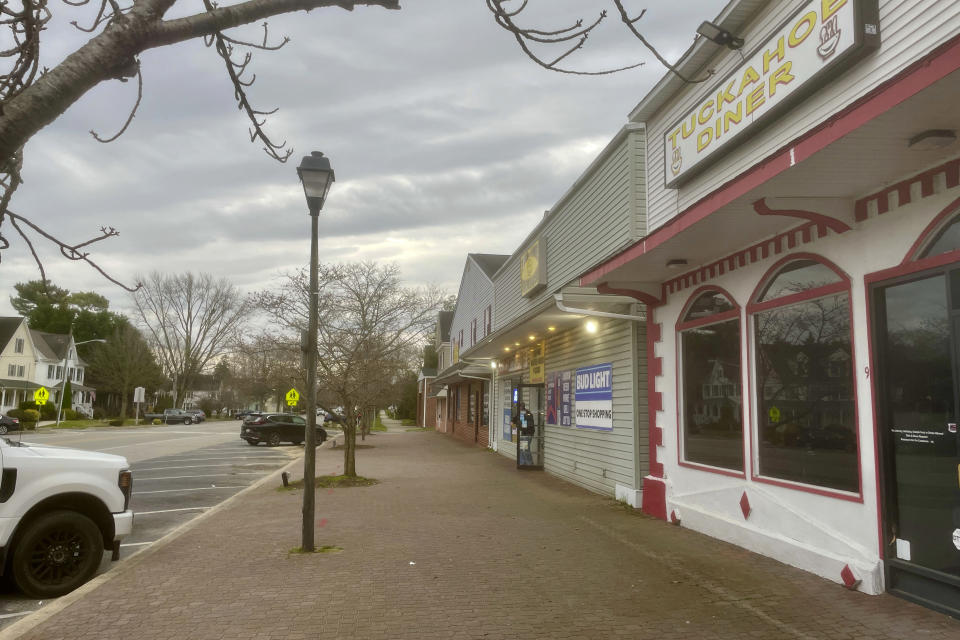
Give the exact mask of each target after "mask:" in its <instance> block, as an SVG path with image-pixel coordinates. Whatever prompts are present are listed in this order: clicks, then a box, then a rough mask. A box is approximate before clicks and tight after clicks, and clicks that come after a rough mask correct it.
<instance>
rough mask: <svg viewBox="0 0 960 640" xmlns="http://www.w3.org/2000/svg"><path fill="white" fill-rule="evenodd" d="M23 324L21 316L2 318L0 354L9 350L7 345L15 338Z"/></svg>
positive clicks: (0, 321)
mask: <svg viewBox="0 0 960 640" xmlns="http://www.w3.org/2000/svg"><path fill="white" fill-rule="evenodd" d="M21 322H23V318H21V317H19V316H14V317H12V318H11V317H6V318H0V353H2V352H3V350H4V349H6V348H7V343H9V342H10V340H11V339H12V338H13V334H15V333H16V332H17V327H19V326H20V323H21Z"/></svg>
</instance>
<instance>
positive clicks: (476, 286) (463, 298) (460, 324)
mask: <svg viewBox="0 0 960 640" xmlns="http://www.w3.org/2000/svg"><path fill="white" fill-rule="evenodd" d="M487 305H490V308H491V311H492V309H493V283H491V282H490V279H489V278H488V277H487V276H486V274H485V273H484V272H483V270H482V269H481V268H480V267H479V266H478V265H477V263H476V262H474V261H473V259H472V258H470V257H468V258H467V262H466V265H465V266H464V268H463V278H462V279H461V280H460V292H459V293H458V295H457V308H456V311H454V313H453V321H452V322H451V323H450V343H451V348H452V344H453V343H454V342H456V340H457V338H458V337H459V335H460V331H461V330H463V344H462V345H461V346H460V355H461V356H463V355H464V353H465V352H466V351H467V350H468V349H470V348H471V347H472V346H473V341H472V340H471V333H470V326H471V323H472V321H473V320H476V321H477V341H479V340H480V339H482V338H483V336H484V327H483V310H484V309H485V308H486V307H487Z"/></svg>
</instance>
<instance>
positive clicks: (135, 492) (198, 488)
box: [133, 485, 246, 496]
mask: <svg viewBox="0 0 960 640" xmlns="http://www.w3.org/2000/svg"><path fill="white" fill-rule="evenodd" d="M210 489H246V486H243V485H241V486H237V487H235V486H226V485H224V486H222V487H196V488H194V489H160V490H159V491H134V492H133V495H135V496H142V495H146V494H148V493H178V492H180V491H209V490H210Z"/></svg>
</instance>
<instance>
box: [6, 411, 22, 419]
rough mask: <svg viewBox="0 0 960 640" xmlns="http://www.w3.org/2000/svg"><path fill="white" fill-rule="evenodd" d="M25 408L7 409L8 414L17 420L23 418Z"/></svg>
mask: <svg viewBox="0 0 960 640" xmlns="http://www.w3.org/2000/svg"><path fill="white" fill-rule="evenodd" d="M24 411H25V409H10V411H7V415H8V416H10V417H11V418H16V419H17V420H23V412H24Z"/></svg>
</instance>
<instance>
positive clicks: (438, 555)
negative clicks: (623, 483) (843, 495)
mask: <svg viewBox="0 0 960 640" xmlns="http://www.w3.org/2000/svg"><path fill="white" fill-rule="evenodd" d="M367 444H369V445H373V448H370V449H361V450H360V451H359V452H358V463H357V467H358V470H359V472H360V473H362V474H363V475H366V476H370V477H375V478H377V479H379V480H380V481H381V484H379V485H377V486H374V487H368V488H355V489H338V490H334V491H327V490H319V491H318V499H317V518H318V521H321V522H323V526H322V527H321V528H319V529H318V535H317V543H318V544H321V545H337V546H340V547H342V548H343V551H342V552H340V553H329V554H314V555H310V556H303V555H296V554H294V555H291V554H288V551H289V550H290V549H291V548H293V547H296V546H298V545H299V531H300V525H299V518H300V493H299V492H279V491H277V490H275V489H274V487H272V486H271V487H262V488H260V489H258V490H255V491H253V492H251V493H249V494H247V495H246V496H244V497H243V498H241V499H240V500H237V501H235V502H234V503H233V504H232V505H231V506H230V507H228V508H227V509H225V510H223V511H221V512H219V513H216V514H212V516H211V517H210V518H208V519H206V520H205V521H203V522H201V523H200V524H199V525H198V526H196V527H195V528H193V529H191V530H190V531H188V532H187V533H185V534H184V535H183V536H181V537H180V538H179V539H178V540H177V541H176V542H174V543H173V544H170V545H168V546H166V547H164V548H162V549H160V550H158V551H157V552H156V553H154V554H153V555H152V556H150V557H148V558H146V559H145V560H144V561H143V562H141V563H139V564H137V565H136V566H132V567H130V568H129V569H126V570H123V569H122V567H120V569H121V571H120V572H118V575H116V577H114V578H113V579H112V580H109V581H108V582H106V583H105V584H103V585H101V586H99V587H98V588H96V589H95V590H93V591H92V592H90V593H89V594H87V595H86V596H85V597H83V598H82V599H80V600H79V601H77V602H75V603H74V604H72V605H70V606H68V607H67V608H65V609H64V610H62V611H60V612H59V613H57V614H55V615H54V616H53V617H51V618H50V619H48V620H46V621H45V622H43V623H42V624H40V625H39V626H36V627H34V628H33V629H32V630H31V631H29V632H27V633H26V635H24V636H23V637H25V638H44V639H50V640H52V639H56V638H63V639H71V640H82V639H90V640H93V639H98V640H99V639H103V640H106V639H110V638H118V639H119V638H123V639H124V640H130V639H137V640H146V639H152V638H158V639H160V638H162V639H164V640H166V639H169V638H191V639H193V638H198V639H206V638H229V639H231V640H232V639H238V640H243V639H266V638H271V639H272V638H276V639H280V638H284V639H291V640H296V639H306V638H364V639H366V638H371V639H387V638H391V639H392V638H411V639H413V638H416V639H421V638H437V639H440V638H443V639H446V638H609V637H627V638H651V639H653V638H737V639H741V638H764V639H770V638H830V639H831V640H842V639H854V638H864V639H867V638H869V639H875V638H896V639H901V638H911V639H913V638H936V639H946V638H954V639H956V638H960V621H957V620H953V619H951V618H948V617H946V616H943V615H940V614H937V613H934V612H931V611H928V610H926V609H923V608H921V607H918V606H915V605H912V604H910V603H907V602H905V601H902V600H900V599H897V598H894V597H891V596H866V595H863V594H860V593H853V592H848V591H846V590H844V589H843V588H841V587H840V586H837V585H836V584H833V583H831V582H827V581H825V580H822V579H820V578H818V577H816V576H813V575H811V574H808V573H805V572H803V571H799V570H796V569H793V568H791V567H788V566H785V565H782V564H779V563H777V562H775V561H773V560H770V559H767V558H764V557H762V556H758V555H755V554H752V553H750V552H747V551H743V550H741V549H738V548H736V547H733V546H731V545H727V544H724V543H722V542H718V541H716V540H713V539H711V538H707V537H705V536H702V535H699V534H697V533H693V532H691V531H688V530H684V529H681V528H677V527H673V526H671V525H667V524H665V523H663V522H660V521H657V520H653V519H649V518H646V517H644V516H641V515H638V514H636V513H635V512H629V511H626V510H625V509H624V508H623V507H620V506H619V505H617V504H616V503H614V502H613V501H612V500H608V499H605V498H602V497H599V496H597V495H594V494H591V493H588V492H586V491H584V490H582V489H579V488H577V487H574V486H572V485H569V484H566V483H564V482H562V481H560V480H557V479H555V478H553V477H551V476H548V475H545V474H542V473H533V472H524V473H520V472H517V471H516V470H515V469H514V468H513V465H512V463H511V462H510V461H508V460H506V459H504V458H502V457H500V456H497V455H496V454H492V453H489V452H486V451H484V450H482V449H478V448H475V447H468V446H466V445H462V444H460V443H458V442H454V441H452V440H451V439H450V438H447V437H445V436H442V435H440V434H436V433H432V432H424V433H391V434H377V435H374V436H371V437H370V438H368V439H367ZM341 456H342V451H341V450H340V449H334V450H321V451H319V452H318V471H319V472H320V473H332V472H335V471H336V469H337V467H338V466H339V465H340V463H341V462H342V457H341ZM414 563H415V564H414ZM304 594H309V595H304Z"/></svg>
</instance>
